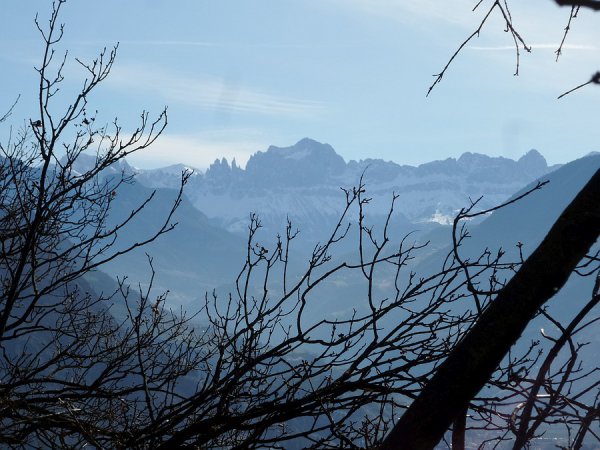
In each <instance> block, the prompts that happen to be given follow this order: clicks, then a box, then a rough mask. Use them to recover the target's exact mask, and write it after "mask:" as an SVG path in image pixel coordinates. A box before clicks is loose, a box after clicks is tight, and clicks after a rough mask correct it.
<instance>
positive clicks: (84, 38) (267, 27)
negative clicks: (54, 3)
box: [0, 0, 600, 168]
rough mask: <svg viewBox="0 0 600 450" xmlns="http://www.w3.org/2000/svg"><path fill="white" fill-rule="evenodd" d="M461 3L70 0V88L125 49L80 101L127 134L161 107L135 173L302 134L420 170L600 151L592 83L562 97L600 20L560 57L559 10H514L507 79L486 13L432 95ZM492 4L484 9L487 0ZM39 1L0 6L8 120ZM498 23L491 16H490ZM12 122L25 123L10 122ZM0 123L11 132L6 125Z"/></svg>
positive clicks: (460, 31)
mask: <svg viewBox="0 0 600 450" xmlns="http://www.w3.org/2000/svg"><path fill="white" fill-rule="evenodd" d="M475 3H476V1H471V0H443V1H440V0H437V1H436V0H419V1H417V0H415V1H409V0H241V1H240V0H210V1H208V0H126V1H124V0H103V1H101V2H98V1H86V0H70V1H69V2H67V4H66V5H65V7H64V9H63V14H62V21H63V22H64V23H65V36H64V40H63V42H62V44H61V46H60V47H59V48H60V49H61V50H64V49H69V55H68V58H67V69H66V78H67V82H66V83H65V86H64V89H63V91H62V93H61V94H64V95H65V96H68V95H70V94H71V93H72V92H73V91H72V89H74V88H75V87H76V85H77V84H76V83H78V82H80V81H81V80H82V79H83V76H84V74H83V72H82V70H81V69H80V67H78V65H77V64H76V63H75V61H74V58H75V57H79V58H81V59H84V60H85V59H88V60H89V59H91V58H92V57H93V56H94V55H95V54H96V53H97V52H98V51H99V50H101V49H102V48H103V47H104V46H111V45H113V44H115V43H117V42H119V43H120V45H119V51H118V57H117V62H116V65H115V66H114V69H113V73H112V74H111V76H110V78H109V79H108V80H106V82H105V83H104V85H103V86H102V87H101V88H100V90H99V91H98V92H97V93H96V94H95V95H94V96H93V97H92V98H91V99H90V106H91V108H92V109H98V110H99V111H100V117H101V118H102V119H103V120H106V121H110V120H112V118H114V117H115V116H118V117H119V119H120V121H121V123H122V124H123V127H124V129H125V130H128V129H132V128H133V126H134V125H135V124H136V119H137V117H138V114H139V112H141V111H142V110H143V109H146V110H149V111H151V112H155V113H158V112H159V111H160V109H161V108H162V107H163V106H164V105H168V108H169V126H168V128H167V130H166V132H165V134H164V135H163V136H162V138H161V139H160V140H159V141H158V142H157V144H156V145H155V146H154V148H153V149H150V150H148V151H147V152H145V153H142V154H139V155H137V157H136V158H134V159H133V163H134V164H135V165H137V166H140V167H155V166H160V165H167V164H172V163H177V162H183V163H186V164H189V165H192V166H196V167H200V168H205V167H207V165H208V164H210V162H212V161H213V160H214V159H215V158H217V157H222V156H225V157H227V158H228V159H230V160H231V158H232V157H235V158H236V159H237V161H238V162H239V163H241V164H244V163H245V161H246V160H247V158H248V157H249V155H250V154H252V153H254V152H255V151H258V150H264V149H266V148H267V147H268V146H269V145H271V144H274V145H278V146H287V145H291V144H293V143H295V142H296V141H297V140H299V139H301V138H303V137H311V138H314V139H316V140H319V141H322V142H328V143H330V144H331V145H333V147H334V148H335V149H336V150H337V151H338V153H340V154H341V155H342V156H343V157H344V158H345V159H346V160H350V159H364V158H383V159H386V160H393V161H396V162H398V163H401V164H402V163H404V164H416V163H421V162H426V161H430V160H433V159H440V158H445V157H449V156H458V155H460V154H461V153H463V152H465V151H472V152H481V153H486V154H489V155H496V156H500V155H501V156H507V157H511V158H517V157H519V156H521V155H522V154H523V153H525V152H526V151H527V150H529V149H531V148H536V149H538V150H539V151H540V152H542V153H543V154H544V155H545V156H546V158H547V159H548V161H549V162H550V163H557V162H565V161H568V160H572V159H574V158H576V157H579V156H582V155H584V154H587V153H589V152H590V151H598V150H600V140H599V138H600V123H599V122H600V101H599V100H600V87H597V86H588V87H587V88H586V89H583V90H580V91H578V92H576V93H573V94H572V95H570V96H568V97H566V98H564V99H562V100H556V97H557V96H558V95H559V94H561V93H562V92H564V91H565V90H568V89H569V88H571V87H573V86H575V85H577V84H579V83H581V82H584V81H586V80H587V79H588V78H589V77H590V75H591V74H592V73H593V72H594V71H595V70H597V69H600V57H599V56H600V14H596V15H594V13H592V12H588V11H582V12H581V13H580V17H579V18H577V19H576V20H575V22H574V24H573V30H572V33H571V34H570V35H569V37H568V39H567V44H566V48H565V51H564V54H563V56H561V58H560V60H559V61H558V63H556V62H555V55H554V50H555V49H556V47H558V43H559V42H560V40H561V38H562V30H563V28H564V26H565V25H566V22H567V19H568V14H569V10H568V9H567V8H562V9H561V8H558V7H556V6H555V5H554V3H553V2H552V1H551V0H513V2H512V3H513V10H512V12H513V17H514V21H515V24H516V25H517V26H518V27H519V28H520V30H521V32H522V34H523V37H524V38H525V40H526V41H527V43H528V44H530V45H532V46H533V52H532V53H531V54H524V52H522V53H523V54H522V59H521V68H520V76H518V77H514V76H513V73H514V70H515V53H514V48H513V47H511V45H512V40H511V37H510V35H509V34H508V33H505V32H503V24H502V22H501V21H500V20H499V17H496V18H495V19H494V20H493V21H492V22H490V23H489V24H488V25H487V26H486V28H484V30H483V33H482V34H481V36H480V37H479V38H478V39H476V40H475V41H473V42H472V43H471V45H470V46H469V47H468V48H466V49H465V50H464V52H463V53H462V54H461V55H460V56H459V57H458V59H457V60H456V61H455V63H454V64H453V66H452V67H451V69H450V71H449V72H448V74H447V76H446V77H445V78H444V80H443V82H442V83H441V84H440V85H438V86H437V87H436V89H435V90H434V91H433V93H432V94H431V95H430V96H429V97H428V98H426V97H425V94H426V91H427V87H428V85H429V84H430V83H431V82H432V80H433V78H432V75H433V74H434V73H437V72H439V71H440V69H441V68H442V67H443V66H444V64H445V63H446V61H447V59H448V58H449V56H450V55H451V54H452V53H453V52H454V50H455V49H456V48H457V46H458V45H459V44H460V43H461V41H462V40H463V39H464V38H466V37H467V36H468V35H469V34H470V33H471V32H472V31H473V30H474V29H475V28H476V27H477V24H478V21H479V20H480V18H481V16H482V14H483V13H484V12H485V7H486V2H484V3H483V4H482V6H481V7H480V8H482V10H481V11H476V12H471V9H472V7H473V6H474V5H475ZM488 3H489V2H488ZM49 4H50V2H49V1H47V0H44V1H42V0H3V1H2V14H1V15H0V68H1V69H2V70H1V71H0V107H1V108H0V111H2V110H3V109H2V108H4V107H3V106H2V105H4V106H6V107H7V106H9V105H10V104H11V103H12V100H13V99H14V98H15V96H16V95H17V94H21V101H20V102H19V105H18V108H17V109H16V111H15V114H14V115H13V117H12V123H13V124H16V125H18V124H19V123H23V122H22V121H23V120H24V119H28V118H29V117H33V116H34V115H35V113H34V112H33V111H35V93H36V84H37V82H36V78H35V75H36V74H35V72H34V70H33V66H34V65H35V64H36V63H38V62H39V61H40V59H41V50H42V45H41V40H40V38H39V37H38V35H37V30H36V29H35V26H34V23H33V19H34V17H35V14H36V12H39V15H40V19H41V20H42V21H46V20H47V18H48V16H49V12H50V11H49ZM495 15H496V16H497V14H495ZM19 121H21V122H19ZM5 128H6V127H5Z"/></svg>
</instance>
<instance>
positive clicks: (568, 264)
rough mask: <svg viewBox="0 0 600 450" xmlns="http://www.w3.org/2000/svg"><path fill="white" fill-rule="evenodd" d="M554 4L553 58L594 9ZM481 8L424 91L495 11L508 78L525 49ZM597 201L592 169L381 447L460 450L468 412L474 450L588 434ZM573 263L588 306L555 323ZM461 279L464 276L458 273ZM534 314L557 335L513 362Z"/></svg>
mask: <svg viewBox="0 0 600 450" xmlns="http://www.w3.org/2000/svg"><path fill="white" fill-rule="evenodd" d="M557 3H558V4H568V5H570V6H571V11H570V15H569V19H568V24H567V26H566V28H565V33H564V36H563V40H562V41H561V44H560V46H559V48H558V49H557V52H556V54H557V57H558V56H559V55H560V53H561V50H562V47H563V43H564V41H565V39H566V36H567V34H568V33H569V30H570V26H571V21H572V19H573V18H575V17H576V15H577V14H578V13H579V10H580V9H581V8H585V7H590V8H592V9H597V8H596V6H597V5H595V3H596V2H577V1H575V2H561V1H557ZM483 4H484V1H483V0H482V1H479V2H477V3H476V6H475V9H477V8H479V7H481V6H482V5H483ZM488 6H489V9H487V12H486V14H485V15H484V17H483V19H482V21H481V22H480V24H479V26H478V28H477V29H476V30H475V31H474V32H473V33H472V34H471V35H470V36H469V37H467V39H466V40H465V41H464V42H463V43H462V44H461V45H460V46H459V47H458V49H457V50H456V52H455V53H454V54H453V55H452V56H451V57H450V59H449V61H448V63H447V64H446V66H445V67H444V68H443V70H442V71H441V72H440V73H439V74H438V75H437V76H436V79H435V81H434V83H433V84H432V85H431V86H430V88H429V91H428V94H429V93H431V90H432V89H433V88H434V87H435V85H436V84H437V83H439V82H440V81H441V80H442V77H443V75H444V74H445V72H446V71H447V70H448V68H449V66H450V64H451V63H452V61H453V60H454V59H455V58H456V57H457V55H458V54H459V53H460V52H461V51H462V49H463V48H464V47H465V46H466V44H467V43H468V42H469V41H470V40H471V39H473V38H474V37H476V36H477V35H478V34H479V33H480V31H481V30H482V28H483V27H484V25H485V24H486V22H487V20H488V18H489V17H490V15H491V14H492V13H493V12H494V11H495V10H497V11H499V13H500V14H501V15H502V17H503V18H504V22H505V24H506V30H507V31H509V32H510V34H511V36H512V37H513V40H514V43H515V50H516V58H517V62H516V68H517V69H516V74H518V70H519V62H520V59H519V58H520V52H519V50H520V47H522V48H523V49H525V50H527V51H529V50H530V48H529V47H528V46H527V45H526V44H525V41H524V39H523V38H522V37H521V35H520V33H519V32H518V31H517V29H516V28H515V26H514V25H513V20H512V15H511V13H510V10H509V2H508V1H493V2H489V4H488ZM590 83H598V74H595V75H594V76H592V78H591V79H590V81H589V82H587V83H584V84H582V85H580V86H577V87H576V88H575V89H579V88H581V87H583V86H585V85H587V84H590ZM575 89H571V90H570V91H568V92H566V93H565V94H563V95H566V94H569V93H571V92H573V91H574V90H575ZM561 97H562V95H561ZM559 98H560V97H559ZM598 198H600V171H598V172H596V174H595V175H594V176H593V177H592V178H591V180H590V181H589V182H588V183H587V184H586V185H585V187H584V188H583V189H582V190H581V192H580V193H579V194H578V195H577V197H576V198H575V199H574V200H573V201H572V202H571V204H569V205H568V207H567V208H566V209H565V211H564V212H563V214H562V215H561V216H560V217H559V219H558V221H557V222H556V223H555V224H554V226H553V227H552V229H551V230H550V232H549V234H548V236H547V237H546V238H545V239H544V241H543V242H542V243H541V244H540V246H539V247H538V248H537V249H536V251H535V252H534V253H533V254H532V255H531V256H530V257H529V258H528V259H527V260H526V261H524V262H523V264H522V266H521V267H520V268H519V270H518V271H517V272H516V274H515V275H514V276H513V277H512V278H511V279H510V281H509V282H508V283H507V284H506V285H504V286H501V288H500V289H499V290H498V291H497V292H495V293H494V295H493V301H491V302H489V303H488V306H487V307H485V308H482V309H481V308H479V310H480V311H481V316H480V317H479V318H478V320H477V322H476V323H475V324H474V325H473V327H472V328H471V329H470V330H469V331H468V332H467V333H466V334H465V335H464V336H463V338H462V339H461V341H460V343H459V344H458V345H457V346H456V347H455V348H454V349H453V350H452V351H451V352H450V354H449V356H448V358H447V359H446V360H445V361H444V362H443V363H442V364H441V365H440V366H439V368H438V370H437V371H436V373H435V375H434V376H433V377H432V378H431V380H429V381H428V383H427V384H426V385H425V386H424V388H423V390H422V391H421V393H420V394H419V396H418V397H417V398H416V399H415V401H414V402H413V404H412V405H411V406H410V408H409V409H408V410H407V412H406V413H405V414H404V415H403V416H402V418H401V419H400V421H399V422H398V423H397V424H396V426H395V427H394V429H393V430H392V432H391V433H390V434H389V435H388V436H387V437H386V439H385V441H384V443H383V445H382V448H385V449H387V448H407V449H409V448H411V449H412V448H415V449H417V448H418V449H422V448H433V447H434V446H435V445H436V444H437V443H438V442H439V441H440V440H441V439H442V438H443V435H444V433H445V432H446V431H447V430H448V429H449V428H450V427H451V425H452V423H454V425H453V427H452V428H453V433H452V434H453V436H452V440H453V444H454V446H453V448H464V446H465V438H464V435H465V431H466V429H467V428H468V426H469V425H468V421H467V415H468V414H469V410H470V409H471V410H472V411H473V412H474V416H476V417H478V420H475V422H476V423H477V424H476V425H473V426H474V427H475V428H482V429H484V430H486V431H488V432H489V431H491V430H493V431H496V432H497V433H498V434H497V435H496V436H495V437H492V438H490V439H488V440H484V441H483V443H482V444H481V447H480V448H483V447H485V445H487V444H488V443H490V444H492V445H494V443H495V444H498V443H499V442H502V441H504V440H511V441H513V448H515V449H518V448H523V447H524V446H527V445H529V444H530V443H531V441H532V439H534V437H536V436H539V433H543V432H545V431H546V428H547V427H548V426H550V425H556V424H559V425H562V426H563V427H564V434H566V439H565V441H566V442H567V443H568V448H581V446H582V445H583V443H584V438H585V436H586V435H588V436H589V435H593V436H594V437H595V438H597V437H598V436H597V435H596V434H594V433H593V432H592V431H591V428H590V424H591V423H592V422H593V421H594V420H597V417H598V414H597V412H598V404H597V398H596V396H597V387H598V385H599V379H598V377H597V370H598V369H597V367H595V365H594V363H591V367H590V363H589V361H588V364H585V362H582V361H581V352H582V348H583V347H584V346H585V344H584V343H581V342H578V341H577V335H578V334H579V333H581V331H582V330H585V329H586V328H587V327H589V326H591V325H592V324H595V323H596V322H597V319H595V318H593V317H592V318H590V312H591V311H592V309H593V307H594V306H595V305H596V304H597V301H598V283H597V277H598V270H599V268H598V265H597V262H598V255H597V254H596V255H586V253H587V252H588V251H589V250H590V247H591V246H592V245H593V244H594V242H596V240H597V239H598V236H599V235H600V209H599V208H600V202H598ZM580 261H581V264H582V266H580V267H589V266H592V268H591V270H588V271H587V272H585V275H587V276H588V277H590V278H596V283H595V285H594V289H593V292H592V295H591V300H590V302H589V303H588V304H586V305H585V306H584V307H583V308H582V309H581V311H579V312H578V313H577V315H576V316H575V317H574V318H573V319H572V321H571V323H570V324H568V325H567V326H564V325H562V324H561V323H560V322H559V321H557V320H556V319H555V318H553V317H552V316H551V315H550V314H548V312H547V311H546V310H545V309H544V305H545V303H546V301H547V300H548V299H550V298H551V297H552V296H553V295H554V294H555V293H556V292H557V291H558V290H559V289H560V288H561V287H562V286H563V284H564V283H565V282H566V280H567V278H568V277H569V275H571V273H573V272H577V273H578V274H581V273H583V272H582V271H581V270H580V268H578V266H577V264H578V263H580ZM594 264H595V265H594ZM465 272H467V270H466V271H465ZM466 276H467V278H468V277H469V275H468V274H467V275H466ZM468 288H469V291H470V292H471V293H472V295H473V297H474V299H475V300H477V297H478V295H479V290H478V289H474V288H473V285H472V283H469V285H468ZM538 314H541V315H542V316H544V317H545V318H546V319H547V320H548V321H549V322H550V324H551V325H553V326H554V327H556V328H557V330H558V337H554V338H553V337H551V336H550V335H546V334H544V335H543V340H544V341H546V342H548V343H549V344H551V345H549V346H548V348H547V349H546V350H545V351H543V350H542V351H539V352H538V353H537V355H536V354H535V351H536V349H535V347H536V346H538V345H539V342H538V343H535V345H533V346H532V347H530V348H529V350H528V351H527V352H526V354H525V355H521V356H519V357H514V355H512V354H511V348H512V347H513V345H514V344H515V343H516V342H517V341H518V340H519V337H520V336H521V334H522V332H523V331H524V330H525V327H526V326H527V325H528V324H529V323H530V322H531V321H532V320H533V319H534V318H535V317H536V315H538ZM553 368H554V370H552V369H553ZM486 384H488V386H489V385H492V386H496V387H499V388H500V389H501V390H500V394H499V395H497V396H495V397H491V398H490V397H486V396H485V395H484V394H482V392H481V389H482V388H483V387H484V386H485V385H486ZM478 393H479V394H478ZM565 448H566V447H565Z"/></svg>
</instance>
